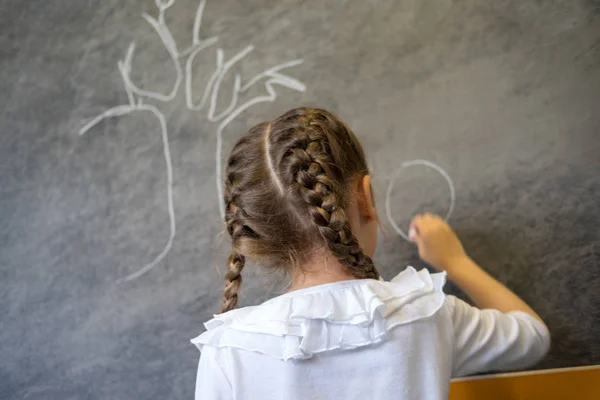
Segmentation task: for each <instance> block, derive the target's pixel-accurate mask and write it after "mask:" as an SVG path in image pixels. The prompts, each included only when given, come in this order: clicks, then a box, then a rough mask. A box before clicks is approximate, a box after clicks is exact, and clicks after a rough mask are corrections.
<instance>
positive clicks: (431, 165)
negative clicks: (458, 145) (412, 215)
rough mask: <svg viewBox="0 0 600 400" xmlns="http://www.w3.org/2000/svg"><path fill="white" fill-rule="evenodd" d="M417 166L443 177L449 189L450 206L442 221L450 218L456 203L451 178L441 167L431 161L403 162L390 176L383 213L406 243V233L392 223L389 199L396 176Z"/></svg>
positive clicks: (394, 222)
mask: <svg viewBox="0 0 600 400" xmlns="http://www.w3.org/2000/svg"><path fill="white" fill-rule="evenodd" d="M417 165H423V166H425V167H429V168H431V169H434V170H435V171H437V172H439V173H440V174H441V175H442V176H443V177H444V179H446V182H447V183H448V188H449V189H450V206H449V207H448V211H447V212H446V216H445V217H444V220H446V221H447V220H448V219H449V218H450V217H451V216H452V212H453V211H454V203H455V201H456V194H455V192H454V182H452V178H450V175H448V173H447V172H446V171H444V169H443V168H442V167H440V166H439V165H437V164H435V163H432V162H431V161H427V160H411V161H406V162H403V163H402V165H400V168H398V169H397V170H396V172H394V175H392V180H391V181H390V184H389V185H388V188H387V193H386V195H385V212H386V214H387V217H388V220H389V221H390V224H391V225H392V227H393V228H394V230H395V231H396V232H397V233H398V235H400V236H402V237H403V238H404V239H405V240H407V241H410V240H409V238H408V235H407V234H406V232H404V231H403V230H402V229H401V228H400V227H399V226H398V224H397V223H396V221H394V218H393V217H392V209H391V205H390V198H391V196H392V190H393V189H394V182H395V181H396V179H398V175H400V172H401V171H402V169H404V168H408V167H414V166H417Z"/></svg>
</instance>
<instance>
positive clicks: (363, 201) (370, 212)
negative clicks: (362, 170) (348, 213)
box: [358, 175, 377, 222]
mask: <svg viewBox="0 0 600 400" xmlns="http://www.w3.org/2000/svg"><path fill="white" fill-rule="evenodd" d="M358 208H359V211H360V216H361V219H363V220H364V221H366V222H370V221H372V220H376V219H377V211H376V210H375V202H374V200H373V191H372V190H371V177H370V176H369V175H365V176H363V177H362V179H361V181H360V196H359V204H358Z"/></svg>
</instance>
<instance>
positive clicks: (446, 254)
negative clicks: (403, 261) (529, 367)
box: [410, 214, 544, 323]
mask: <svg viewBox="0 0 600 400" xmlns="http://www.w3.org/2000/svg"><path fill="white" fill-rule="evenodd" d="M410 232H411V239H412V240H413V241H414V242H416V243H417V245H418V246H419V255H420V256H421V258H422V259H423V260H424V261H426V262H427V263H429V264H430V265H431V266H432V267H434V268H436V269H438V270H444V271H446V273H447V274H448V277H449V278H450V280H451V281H453V282H454V283H455V284H456V285H457V286H458V287H459V288H460V289H461V290H462V291H463V292H465V293H466V294H467V296H469V297H470V298H471V299H472V300H473V302H474V303H475V304H476V305H477V307H479V308H494V309H496V310H498V311H501V312H503V313H507V312H509V311H522V312H524V313H527V314H529V315H531V316H533V317H534V318H536V319H538V320H539V321H540V322H542V323H543V322H544V321H543V320H542V318H540V316H539V315H538V314H537V313H536V312H535V311H533V309H532V308H531V307H529V306H528V305H527V303H525V302H524V301H523V300H522V299H521V298H520V297H519V296H517V295H516V294H514V293H513V292H512V291H511V290H510V289H508V288H507V287H506V286H504V285H503V284H502V283H500V282H498V281H497V280H495V279H494V278H492V277H491V276H490V275H489V274H488V273H487V272H485V271H484V270H483V269H481V267H479V266H478V265H477V264H476V263H475V262H474V261H473V260H471V259H470V258H469V256H467V254H466V253H465V250H464V249H463V246H462V244H461V243H460V241H459V240H458V238H457V237H456V234H455V233H454V232H453V231H452V229H451V228H450V226H448V224H447V223H446V222H444V221H443V220H442V219H441V218H440V217H437V216H434V215H430V214H425V215H419V216H417V217H416V218H415V219H414V220H413V222H412V224H411V231H410Z"/></svg>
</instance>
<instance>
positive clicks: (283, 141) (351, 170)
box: [221, 108, 379, 312]
mask: <svg viewBox="0 0 600 400" xmlns="http://www.w3.org/2000/svg"><path fill="white" fill-rule="evenodd" d="M224 201H225V222H226V224H227V231H228V232H229V234H230V235H231V240H232V252H231V256H230V257H229V260H228V268H229V269H228V271H227V274H226V276H225V280H226V287H225V291H224V295H223V304H222V307H221V312H225V311H228V310H231V309H232V308H234V307H235V306H236V304H237V299H238V294H237V292H238V290H239V288H240V285H241V282H242V278H241V272H242V269H243V267H244V263H245V261H246V258H249V259H252V260H254V261H256V262H258V263H260V264H261V265H264V266H267V267H277V268H286V269H287V270H288V271H290V272H296V271H298V270H300V271H301V270H302V268H303V266H305V265H307V264H309V263H310V264H313V265H314V264H315V260H314V258H315V257H324V256H325V257H328V256H331V257H329V258H331V259H333V260H335V262H336V263H338V264H339V265H341V267H342V268H344V269H346V270H347V272H348V273H349V274H351V275H352V276H354V277H356V278H359V279H361V278H372V279H378V278H379V274H378V272H377V270H376V269H375V266H374V265H373V261H372V260H371V257H372V256H373V253H374V252H375V245H376V241H377V216H376V213H375V209H374V206H373V197H372V192H371V185H370V177H369V171H368V168H367V163H366V160H365V156H364V153H363V151H362V148H361V145H360V143H359V142H358V139H357V138H356V136H354V134H353V133H352V131H351V130H350V129H349V128H348V127H347V126H346V125H344V123H343V122H342V121H340V120H339V119H338V118H337V117H335V116H334V115H332V114H331V113H329V112H327V111H325V110H320V109H314V108H297V109H294V110H291V111H288V112H287V113H285V114H283V115H282V116H280V117H278V118H276V119H275V120H273V121H270V122H263V123H261V124H258V125H256V126H255V127H253V128H252V129H250V131H249V132H248V133H247V134H245V135H244V136H242V137H241V138H240V139H239V140H238V141H237V143H236V144H235V146H234V147H233V149H232V151H231V154H230V155H229V159H228V160H227V172H226V182H225V196H224Z"/></svg>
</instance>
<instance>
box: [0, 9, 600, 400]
mask: <svg viewBox="0 0 600 400" xmlns="http://www.w3.org/2000/svg"><path fill="white" fill-rule="evenodd" d="M0 5H1V8H2V13H1V14H0V113H1V118H0V179H1V181H0V324H1V329H0V343H1V345H0V398H3V399H21V398H26V399H61V400H67V399H107V398H111V399H133V398H136V399H146V398H148V399H150V398H161V399H184V398H191V397H192V393H193V388H194V380H195V371H196V365H197V359H198V351H197V350H196V349H195V348H194V346H193V345H191V344H190V343H189V339H190V338H192V337H194V336H196V335H198V334H199V333H201V332H202V331H203V327H202V323H203V322H204V321H205V320H207V319H209V318H210V317H211V314H212V313H214V312H216V310H217V309H218V305H219V301H220V297H221V288H222V278H221V275H222V272H223V270H224V269H225V257H226V255H227V247H228V244H229V242H228V239H227V237H226V235H225V236H223V234H222V232H223V228H224V226H223V223H222V220H221V217H220V214H221V213H222V209H221V208H220V207H221V205H220V201H219V194H220V191H221V188H220V185H219V184H218V181H219V177H220V171H221V169H222V164H223V158H224V157H225V155H226V154H227V152H228V151H229V149H230V148H231V146H232V144H233V142H234V141H235V140H236V138H238V137H239V136H240V135H241V134H243V133H244V132H245V131H246V130H247V129H248V128H249V127H250V126H252V125H253V124H255V123H258V122H260V121H263V120H266V119H270V118H273V117H275V116H277V115H279V114H280V113H282V112H284V111H286V110H288V109H290V108H293V107H297V106H299V105H310V106H319V107H322V108H326V109H329V110H331V111H333V112H334V113H336V114H338V115H340V116H341V118H342V119H344V120H345V121H346V122H347V123H348V125H350V126H351V127H352V128H353V130H354V131H355V132H356V134H357V135H358V136H359V137H360V139H361V141H362V143H363V145H364V147H365V150H366V152H367V154H368V155H369V162H370V165H371V168H372V175H373V179H374V186H375V190H376V192H377V196H376V197H377V198H376V201H377V205H378V208H379V216H380V219H381V227H382V235H381V236H380V240H379V248H378V251H377V254H376V257H375V259H376V263H377V265H378V267H379V269H380V271H381V272H382V274H383V275H384V277H386V278H390V277H392V276H393V275H394V274H396V273H398V272H399V271H400V270H402V269H403V268H404V267H405V266H406V265H407V264H409V263H413V264H414V265H416V266H417V267H421V266H423V265H422V264H421V263H419V262H418V261H417V260H416V259H417V255H416V252H415V248H414V247H413V246H412V245H410V244H409V243H407V242H406V241H405V240H404V239H403V238H402V236H401V233H402V232H403V231H405V230H406V226H407V223H408V221H409V220H410V218H411V216H412V215H413V214H414V213H416V212H418V211H433V212H437V213H439V214H442V215H447V216H448V219H449V221H450V223H451V224H452V226H453V227H455V228H456V230H457V232H458V233H459V235H460V237H461V238H462V239H463V241H464V244H465V247H466V248H467V250H468V251H469V253H470V254H471V255H472V257H473V258H474V259H475V260H476V261H478V262H479V263H481V264H482V266H483V267H484V268H485V269H487V270H488V271H490V272H491V273H492V274H493V275H494V276H496V277H497V278H498V279H500V280H501V281H503V282H504V283H506V284H507V285H508V286H509V287H511V288H512V289H514V290H515V291H516V292H517V293H518V294H519V295H521V296H523V298H524V299H525V300H527V301H528V302H530V303H531V304H532V306H533V307H534V308H535V309H536V310H538V311H539V313H540V314H541V315H542V316H543V317H544V319H545V320H546V321H547V322H548V325H549V327H550V330H551V331H552V335H553V345H552V350H551V352H550V354H549V355H548V357H547V358H546V359H545V360H544V361H543V362H542V363H541V364H540V365H539V367H540V368H549V367H568V366H579V365H588V364H595V363H599V362H600V314H599V313H600V296H599V295H598V293H599V288H600V264H599V260H600V200H599V199H600V112H599V108H600V4H599V3H598V2H597V1H591V0H578V1H569V2H567V1H545V2H539V1H533V0H526V1H522V0H502V1H494V2H487V3H482V2H478V1H474V0H464V1H458V0H456V1H453V0H420V1H416V0H402V1H388V2H384V1H355V2H349V1H337V2H333V1H329V2H304V1H300V0H288V1H281V2H272V1H267V0H257V1H252V2H248V1H234V0H220V1H216V0H212V1H211V0H209V1H201V0H176V1H175V0H156V2H153V1H150V0H136V1H128V2H123V1H118V0H104V1H100V0H90V1H58V0H48V1H43V2H23V1H17V0H4V1H2V2H0ZM257 271H260V269H259V268H256V266H250V267H249V268H247V269H246V270H245V272H244V273H245V282H244V285H243V289H242V293H241V296H242V305H248V304H256V303H258V302H260V301H263V300H265V299H267V298H269V297H271V296H273V295H276V294H277V293H279V290H280V289H281V286H282V285H281V284H280V276H278V275H276V274H275V275H273V274H269V273H265V272H257ZM448 291H449V292H451V293H457V291H456V289H455V288H453V287H452V285H449V286H448Z"/></svg>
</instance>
